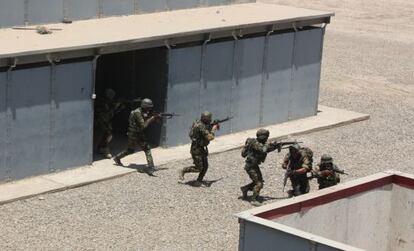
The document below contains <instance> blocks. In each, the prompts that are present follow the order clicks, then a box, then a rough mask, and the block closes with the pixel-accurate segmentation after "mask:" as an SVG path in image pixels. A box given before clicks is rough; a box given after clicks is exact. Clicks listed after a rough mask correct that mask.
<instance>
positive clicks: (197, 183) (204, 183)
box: [178, 178, 223, 187]
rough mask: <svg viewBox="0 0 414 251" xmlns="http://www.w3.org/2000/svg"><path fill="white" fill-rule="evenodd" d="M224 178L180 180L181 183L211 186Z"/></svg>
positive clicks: (194, 185)
mask: <svg viewBox="0 0 414 251" xmlns="http://www.w3.org/2000/svg"><path fill="white" fill-rule="evenodd" d="M222 179H223V178H220V179H216V180H203V181H201V182H200V181H197V180H190V181H187V182H178V183H179V184H183V185H187V186H191V187H211V186H212V185H213V184H214V183H216V182H218V181H220V180H222Z"/></svg>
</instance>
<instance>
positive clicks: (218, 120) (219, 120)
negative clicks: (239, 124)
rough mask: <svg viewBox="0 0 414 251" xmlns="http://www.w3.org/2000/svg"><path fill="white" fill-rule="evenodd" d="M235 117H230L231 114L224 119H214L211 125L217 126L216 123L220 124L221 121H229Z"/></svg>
mask: <svg viewBox="0 0 414 251" xmlns="http://www.w3.org/2000/svg"><path fill="white" fill-rule="evenodd" d="M232 118H233V117H230V116H227V117H226V118H224V119H215V120H213V122H211V126H215V125H218V126H220V124H221V123H223V122H227V121H229V120H230V119H232ZM219 128H220V127H219Z"/></svg>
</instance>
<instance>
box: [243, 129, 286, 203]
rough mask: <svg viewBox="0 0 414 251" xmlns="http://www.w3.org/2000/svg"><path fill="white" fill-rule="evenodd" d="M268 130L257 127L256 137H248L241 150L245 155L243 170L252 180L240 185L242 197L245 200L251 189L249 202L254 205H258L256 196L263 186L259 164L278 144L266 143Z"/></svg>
mask: <svg viewBox="0 0 414 251" xmlns="http://www.w3.org/2000/svg"><path fill="white" fill-rule="evenodd" d="M268 138H269V131H268V130H265V129H259V130H258V131H257V132H256V138H255V139H254V138H248V139H247V140H246V143H245V145H244V147H243V150H242V157H245V158H246V160H245V163H246V164H245V166H244V170H245V171H246V173H247V174H248V175H249V177H250V179H251V180H252V182H250V183H249V184H247V185H245V186H242V187H240V190H241V191H242V194H243V199H244V200H247V193H248V192H249V191H253V196H252V198H251V200H250V203H251V204H252V205H254V206H260V205H261V203H260V202H259V200H258V198H259V195H260V190H262V188H263V184H264V180H263V176H262V172H261V171H260V167H259V165H260V164H262V163H263V162H264V161H265V160H266V157H267V154H268V153H269V152H272V151H274V150H276V149H277V147H278V145H277V144H275V143H268V142H267V140H268Z"/></svg>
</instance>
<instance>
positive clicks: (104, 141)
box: [95, 123, 112, 154]
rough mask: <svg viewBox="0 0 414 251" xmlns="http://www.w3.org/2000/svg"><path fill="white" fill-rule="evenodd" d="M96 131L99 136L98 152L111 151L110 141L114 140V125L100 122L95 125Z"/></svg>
mask: <svg viewBox="0 0 414 251" xmlns="http://www.w3.org/2000/svg"><path fill="white" fill-rule="evenodd" d="M95 131H96V135H97V137H98V141H97V142H98V145H97V150H98V153H102V154H108V153H110V149H109V143H111V141H112V126H111V125H110V124H103V123H99V124H97V125H96V126H95Z"/></svg>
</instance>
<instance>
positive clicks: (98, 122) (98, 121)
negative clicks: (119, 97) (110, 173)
mask: <svg viewBox="0 0 414 251" xmlns="http://www.w3.org/2000/svg"><path fill="white" fill-rule="evenodd" d="M115 95H116V93H115V91H114V90H112V89H106V90H105V96H103V97H102V98H98V99H97V100H96V103H95V120H94V122H95V123H94V127H95V131H96V132H98V135H99V134H100V137H99V141H98V146H97V150H98V151H97V152H98V153H99V154H102V155H103V156H104V157H105V158H107V159H110V158H112V155H111V153H110V149H109V143H110V142H111V140H112V119H113V118H114V116H115V114H116V113H117V112H119V110H120V108H121V106H122V105H121V103H119V102H115Z"/></svg>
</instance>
